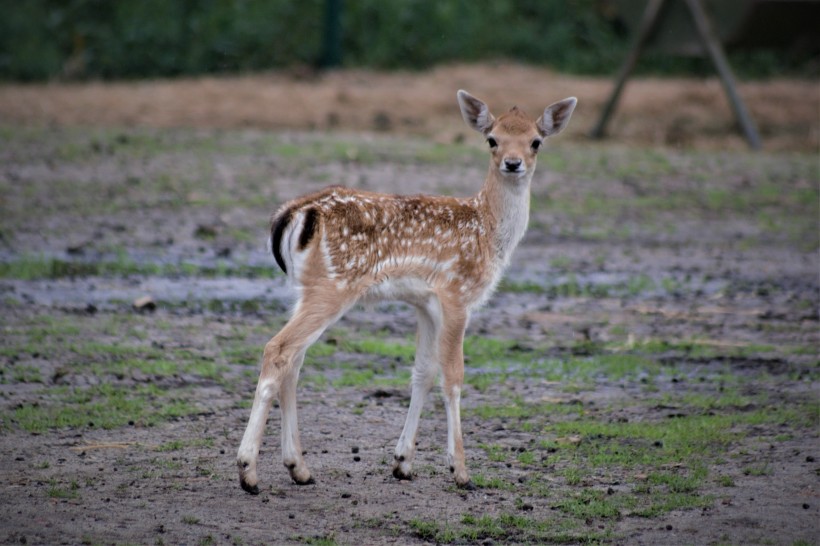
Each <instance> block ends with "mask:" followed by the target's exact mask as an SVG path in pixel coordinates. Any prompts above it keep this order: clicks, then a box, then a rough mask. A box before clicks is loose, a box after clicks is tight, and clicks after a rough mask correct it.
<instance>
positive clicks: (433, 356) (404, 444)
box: [393, 298, 441, 480]
mask: <svg viewBox="0 0 820 546" xmlns="http://www.w3.org/2000/svg"><path fill="white" fill-rule="evenodd" d="M439 309H440V307H439V305H438V300H434V299H432V298H431V301H430V302H429V304H428V305H427V306H424V307H423V306H419V307H418V333H417V334H416V362H415V365H414V367H413V383H412V385H413V386H412V392H411V395H410V409H408V410H407V419H406V420H405V422H404V430H402V433H401V437H399V442H398V444H397V445H396V453H395V456H394V457H395V462H394V464H393V476H394V477H396V478H397V479H399V480H409V479H412V477H413V458H414V456H415V454H416V431H417V430H418V426H419V418H420V417H421V410H422V409H423V408H424V402H425V400H426V399H427V394H428V393H429V392H430V389H431V388H432V387H433V383H435V381H436V376H437V375H438V371H439V365H438V360H437V352H438V351H437V350H436V349H437V346H438V337H439V329H440V326H441V316H440V315H441V312H440V311H439Z"/></svg>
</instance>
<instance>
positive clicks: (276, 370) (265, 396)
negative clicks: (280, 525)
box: [236, 298, 349, 494]
mask: <svg viewBox="0 0 820 546" xmlns="http://www.w3.org/2000/svg"><path fill="white" fill-rule="evenodd" d="M314 301H316V300H314ZM348 307H349V304H348V305H342V304H337V305H334V304H331V303H328V301H327V300H325V301H320V300H319V303H317V304H315V305H311V303H310V300H309V299H308V298H304V299H303V300H302V301H301V302H300V303H299V305H298V306H297V309H296V312H295V313H294V315H293V317H292V318H291V319H290V321H288V323H287V324H286V325H285V326H284V328H282V330H281V331H280V332H279V333H278V334H276V336H274V337H273V338H272V339H271V340H270V341H269V342H268V343H267V344H266V345H265V352H264V356H263V359H262V370H261V372H260V373H259V381H258V382H257V385H256V393H255V395H254V399H253V406H252V407H251V415H250V419H249V420H248V426H247V428H246V429H245V434H244V436H243V437H242V443H241V444H240V446H239V452H238V453H237V458H236V464H237V467H238V469H239V483H240V485H241V486H242V489H244V490H245V491H247V492H248V493H251V494H257V493H259V487H258V485H257V484H258V481H259V478H258V476H257V471H256V466H257V459H258V457H259V448H260V445H261V444H262V435H263V434H264V432H265V423H266V421H267V418H268V413H269V412H270V407H271V403H272V402H273V399H274V397H275V396H277V395H278V396H279V406H280V409H281V412H282V462H283V463H284V465H285V467H286V468H287V469H288V471H289V472H290V476H291V478H292V479H293V481H294V482H296V483H297V484H300V485H304V484H308V483H312V482H313V478H312V477H311V475H310V471H309V470H308V468H307V465H306V464H305V461H304V459H303V457H302V447H301V444H300V441H299V429H298V425H297V417H296V383H297V381H298V379H299V369H300V368H301V365H302V361H303V360H304V356H305V351H306V350H307V348H308V347H309V346H310V345H311V344H312V343H313V342H315V341H316V340H317V339H318V338H319V336H321V335H322V332H324V330H325V329H326V328H327V327H328V326H330V325H331V324H333V323H334V322H335V321H336V320H337V319H338V318H339V316H341V314H342V313H343V312H344V311H345V310H346V309H347V308H348Z"/></svg>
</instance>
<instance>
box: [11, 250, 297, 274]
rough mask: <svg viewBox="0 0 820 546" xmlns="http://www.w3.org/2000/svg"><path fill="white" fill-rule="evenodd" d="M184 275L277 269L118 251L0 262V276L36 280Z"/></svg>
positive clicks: (257, 272) (32, 257)
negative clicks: (103, 256)
mask: <svg viewBox="0 0 820 546" xmlns="http://www.w3.org/2000/svg"><path fill="white" fill-rule="evenodd" d="M129 275H140V276H164V277H169V276H186V277H200V278H207V279H213V278H224V277H241V278H273V277H276V276H279V275H281V273H280V272H279V270H278V269H276V268H274V267H267V266H251V265H246V264H239V265H234V264H231V265H228V264H227V263H226V262H221V263H219V264H217V265H216V266H202V265H195V264H191V263H187V262H180V263H177V264H152V263H144V262H139V263H138V262H135V261H133V260H132V259H131V258H129V257H128V256H127V255H124V254H122V255H119V256H117V257H116V259H114V260H109V261H105V260H102V261H94V262H83V261H80V260H70V261H69V260H63V259H60V258H50V257H46V256H23V257H20V258H17V259H15V260H11V261H6V262H0V279H18V280H38V279H63V278H81V277H117V276H129Z"/></svg>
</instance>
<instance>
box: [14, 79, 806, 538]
mask: <svg viewBox="0 0 820 546" xmlns="http://www.w3.org/2000/svg"><path fill="white" fill-rule="evenodd" d="M459 87H463V88H466V89H468V90H470V91H472V92H474V93H475V94H476V95H479V96H482V97H484V98H486V99H487V100H488V102H489V103H490V106H491V107H494V106H495V107H496V108H497V107H498V106H496V105H499V106H500V107H502V108H506V107H508V106H511V104H510V101H513V102H515V103H517V104H518V105H519V106H521V107H524V108H525V109H526V110H528V111H530V112H537V111H538V110H539V109H540V108H542V107H543V106H545V104H543V103H542V102H541V101H547V102H551V101H553V100H557V99H560V98H563V97H564V96H567V95H577V96H578V97H579V98H580V104H581V105H588V106H582V108H581V109H580V110H579V112H578V114H577V116H578V117H577V119H573V122H572V126H571V129H570V133H569V135H567V137H566V138H564V136H563V135H562V136H560V137H558V139H556V142H555V143H554V145H553V146H552V147H551V148H550V149H547V150H545V151H544V152H543V153H542V155H541V157H540V159H539V161H540V164H539V170H538V172H537V173H536V176H535V179H534V181H533V201H532V211H531V221H530V229H529V231H528V233H527V235H526V237H525V238H524V240H523V242H522V244H521V246H520V247H519V249H518V250H517V251H516V253H515V256H514V259H513V263H512V264H511V267H510V270H509V272H508V275H507V276H506V278H505V281H504V282H503V283H502V284H501V286H500V287H499V290H498V293H497V294H496V295H495V296H494V297H493V298H492V299H491V301H490V302H489V303H488V304H487V306H485V307H484V308H482V309H480V310H478V311H477V312H476V313H475V315H474V316H473V318H472V321H471V323H470V326H469V329H468V339H467V342H466V345H465V352H466V355H467V356H466V359H467V371H466V386H465V395H464V399H463V403H462V408H463V427H464V431H465V442H466V449H467V456H468V460H469V462H468V468H469V470H470V472H471V475H472V476H473V481H474V483H475V485H476V486H477V488H476V489H475V490H471V491H464V490H460V489H457V488H456V487H454V485H453V484H452V483H451V478H450V476H449V473H448V472H447V471H446V468H445V466H446V465H445V454H446V419H445V417H444V408H443V405H442V403H441V401H440V396H438V394H437V393H433V395H431V397H430V399H429V400H428V403H427V405H426V409H425V412H424V414H423V417H422V422H421V429H420V432H419V441H418V452H417V460H416V464H415V468H416V474H417V475H416V477H415V479H414V480H412V481H397V480H395V479H394V478H393V477H392V476H391V462H392V453H393V449H394V446H395V442H396V441H397V439H398V436H399V433H400V432H401V426H402V423H403V419H404V415H405V413H406V410H407V406H408V402H409V389H408V378H409V370H410V367H411V365H412V364H411V363H412V353H413V349H412V344H413V335H414V330H415V318H414V316H413V313H412V312H411V310H410V309H408V308H407V307H405V306H402V305H393V304H384V305H379V306H376V307H375V308H357V309H355V310H354V311H352V312H350V313H349V314H348V315H347V316H346V317H345V318H343V319H342V320H341V321H340V322H339V323H338V324H337V325H336V326H334V327H333V328H331V329H330V330H329V331H328V332H327V333H326V334H325V335H324V336H323V338H322V340H320V342H318V343H317V345H316V347H314V349H313V350H312V351H311V352H309V353H308V357H307V360H306V363H305V366H304V370H303V373H302V377H301V380H300V389H299V421H300V429H301V433H302V444H303V447H304V449H305V450H306V455H305V457H306V461H307V464H308V466H309V467H310V469H311V471H312V473H313V475H314V477H315V479H316V483H315V484H313V485H308V486H297V485H295V484H293V483H291V481H290V479H289V477H288V475H287V471H286V470H285V469H284V468H283V467H282V465H281V463H280V461H279V437H278V434H279V415H278V412H277V411H276V410H274V411H273V412H272V413H271V417H270V419H269V422H268V428H267V435H266V438H265V442H264V444H263V447H262V454H261V456H260V469H259V471H260V488H261V493H260V494H259V495H257V496H251V495H247V494H246V493H244V492H243V491H242V490H241V489H240V488H239V484H238V480H237V476H236V470H235V455H236V450H237V447H238V445H239V440H240V438H241V435H242V432H243V430H244V426H245V424H246V420H247V417H248V413H249V403H250V397H251V395H252V392H253V389H254V386H255V379H256V378H255V375H256V373H257V369H258V363H259V357H260V354H261V350H262V347H263V346H264V343H265V342H266V341H267V339H269V337H270V336H271V335H273V334H274V333H275V332H276V331H277V329H278V328H279V327H281V325H282V324H283V323H284V320H285V319H286V316H287V309H288V306H289V305H290V303H291V301H292V299H291V296H290V295H289V293H288V291H287V287H286V285H285V279H284V278H283V277H282V276H281V275H278V274H275V273H274V264H273V260H272V258H271V257H270V255H269V253H268V252H267V250H266V249H265V248H264V238H265V237H266V229H267V221H268V218H269V215H270V213H271V212H272V211H273V210H274V209H275V208H276V207H277V206H278V204H280V203H281V202H283V201H284V200H286V199H289V198H292V197H294V196H296V195H299V194H301V193H304V192H306V191H309V190H312V189H316V188H319V187H322V186H324V185H327V184H330V183H340V184H345V185H349V186H355V187H361V188H366V189H371V190H379V191H385V192H399V193H418V192H436V193H447V194H452V195H468V194H471V193H474V192H475V191H476V190H477V188H478V186H479V185H480V183H481V180H482V179H483V174H484V172H485V169H486V161H487V160H486V157H485V153H484V150H483V144H482V143H481V138H480V137H479V136H478V135H475V134H470V133H468V132H467V131H465V130H464V129H463V128H462V127H461V125H460V124H461V123H462V122H461V120H460V116H459V114H458V110H457V105H456V102H455V98H454V95H455V89H457V88H459ZM511 89H513V90H514V92H511ZM608 89H609V82H607V81H605V80H601V79H585V78H574V77H573V78H570V77H566V76H561V75H556V74H552V73H549V72H548V71H544V70H539V69H533V68H528V67H521V66H516V65H489V66H488V65H484V66H452V67H442V68H439V69H436V70H434V71H432V72H430V73H420V74H411V73H400V74H371V73H366V72H358V71H355V72H335V73H330V74H324V75H315V74H309V73H302V74H271V75H264V76H248V77H242V78H224V79H217V78H205V79H198V80H188V81H180V82H139V83H133V84H105V85H104V84H87V85H85V84H84V85H74V84H72V85H65V84H53V85H46V86H9V85H5V86H0V266H2V269H0V272H2V275H1V276H0V327H2V331H3V335H2V337H1V338H0V364H2V368H0V369H1V370H2V374H0V439H2V441H1V442H0V458H1V459H2V460H3V461H4V463H3V466H2V469H0V542H3V543H8V544H191V545H194V544H237V545H238V544H326V545H329V544H434V543H452V544H488V545H489V544H590V543H603V544H646V545H657V544H737V545H746V544H786V545H794V546H796V545H807V544H818V536H820V524H818V522H819V521H820V465H818V463H817V457H818V456H819V455H820V440H819V439H818V438H819V436H818V432H820V429H818V424H819V421H818V416H819V415H820V414H819V413H818V411H819V410H818V404H817V402H818V385H819V383H818V380H819V379H820V360H819V358H818V357H820V348H819V347H820V346H819V345H818V342H820V331H818V302H820V280H818V271H820V258H818V231H817V226H818V224H817V222H818V217H820V215H819V214H818V213H820V208H818V207H819V206H820V205H819V204H818V203H820V202H819V201H818V195H820V175H818V164H817V155H816V152H817V147H818V135H819V134H820V133H819V132H818V131H819V129H818V123H820V115H818V101H820V95H818V92H817V86H816V83H815V82H792V81H789V82H785V81H772V82H763V83H749V84H744V85H743V86H742V88H741V94H743V95H744V97H745V98H747V99H748V103H749V107H750V110H751V111H752V113H753V115H754V116H755V118H756V119H757V121H758V123H759V125H760V127H761V130H762V132H763V135H764V141H765V147H766V151H765V152H763V153H757V154H755V153H751V152H748V151H747V150H746V149H745V145H744V143H743V141H742V140H741V139H740V138H739V137H738V136H736V135H735V134H734V133H733V132H732V131H733V121H732V118H731V114H730V112H729V111H728V107H727V106H726V104H725V101H724V99H723V98H722V93H721V91H720V87H719V84H718V83H717V82H716V81H711V80H710V81H706V82H703V81H687V80H675V81H668V80H663V81H650V80H641V81H636V82H635V83H634V85H631V86H630V88H629V89H628V91H627V94H626V96H625V97H624V104H623V107H622V110H621V113H620V114H619V116H618V117H617V118H616V120H615V124H614V125H613V132H615V133H616V134H617V142H614V143H613V142H611V141H610V142H606V143H603V144H597V143H595V144H593V143H590V142H588V141H587V140H586V139H585V138H584V137H583V134H584V132H585V131H586V130H587V129H588V127H589V126H591V124H592V122H593V121H594V119H595V116H596V115H597V110H598V106H599V105H600V104H601V103H602V101H603V100H604V98H605V96H606V93H607V92H608ZM281 105H286V107H282V106H281ZM326 129H332V131H326ZM624 143H626V144H628V145H626V146H625V145H623V144H624ZM145 296H147V297H149V298H150V304H149V305H147V306H146V307H143V308H139V309H138V308H136V307H135V305H134V303H135V302H136V301H137V300H138V299H139V298H141V297H145Z"/></svg>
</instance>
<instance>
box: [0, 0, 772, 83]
mask: <svg viewBox="0 0 820 546" xmlns="http://www.w3.org/2000/svg"><path fill="white" fill-rule="evenodd" d="M605 4H606V3H605V2H602V1H601V0H493V1H488V2H475V1H471V0H389V1H388V0H347V1H345V2H344V8H343V11H342V29H343V35H342V41H341V45H342V51H343V64H344V65H346V66H369V67H378V68H423V67H427V66H431V65H433V64H435V63H439V62H445V61H478V60H486V59H493V58H503V59H515V60H517V61H523V62H530V63H535V64H542V65H549V66H552V67H554V68H556V69H558V70H561V71H567V72H575V73H584V74H611V73H613V72H614V71H615V70H616V69H617V67H618V65H619V64H620V63H621V60H622V59H623V57H624V54H625V51H626V49H627V47H628V46H629V36H628V35H627V33H626V31H625V29H624V27H623V26H622V25H620V24H619V23H618V21H617V20H615V19H612V18H610V17H609V16H607V15H606V14H607V13H608V12H607V11H606V10H605V9H602V6H604V5H605ZM325 9H326V0H300V1H298V2H297V1H294V0H0V79H5V80H23V81H29V80H44V79H51V78H65V79H83V78H143V77H165V76H176V75H182V74H202V73H215V72H243V71H251V70H259V69H266V68H275V67H284V66H293V65H313V64H316V63H317V61H318V60H319V59H320V57H322V55H323V36H324V32H325V31H324V14H325ZM324 53H325V54H326V51H325V52H324ZM759 58H760V59H762V63H758V62H757V61H756V59H758V57H753V58H751V61H749V62H746V63H745V65H744V67H745V68H750V69H751V72H753V73H754V72H757V73H758V75H760V74H759V73H761V72H762V73H763V75H765V74H766V73H767V72H768V71H770V70H771V69H776V68H777V66H779V65H778V60H777V59H775V60H774V61H772V60H771V55H770V56H769V57H765V56H763V57H759ZM642 64H643V65H644V67H649V69H650V70H652V69H654V70H655V71H661V72H670V71H671V72H675V71H680V70H681V68H683V69H684V70H686V71H690V72H691V71H692V70H695V71H697V70H698V69H699V68H698V67H699V66H701V65H703V63H702V62H701V63H700V64H699V61H695V62H694V64H693V62H692V61H685V62H683V63H680V62H673V63H671V64H670V63H669V62H668V61H664V60H660V61H657V60H656V61H653V60H652V59H651V58H650V59H649V61H648V63H643V62H642ZM703 66H705V67H706V69H707V71H708V72H710V73H711V69H709V67H708V66H707V65H703ZM781 66H782V64H781Z"/></svg>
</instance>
